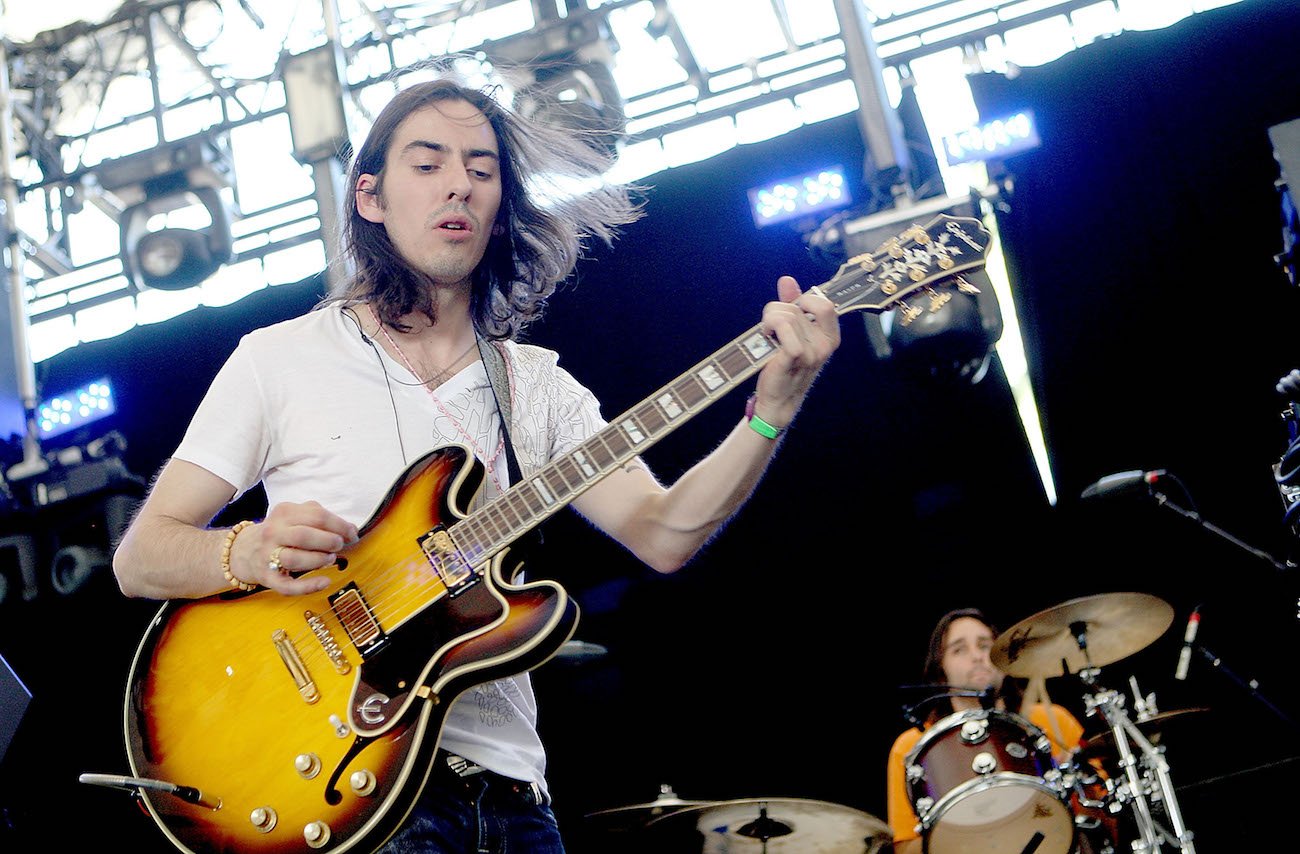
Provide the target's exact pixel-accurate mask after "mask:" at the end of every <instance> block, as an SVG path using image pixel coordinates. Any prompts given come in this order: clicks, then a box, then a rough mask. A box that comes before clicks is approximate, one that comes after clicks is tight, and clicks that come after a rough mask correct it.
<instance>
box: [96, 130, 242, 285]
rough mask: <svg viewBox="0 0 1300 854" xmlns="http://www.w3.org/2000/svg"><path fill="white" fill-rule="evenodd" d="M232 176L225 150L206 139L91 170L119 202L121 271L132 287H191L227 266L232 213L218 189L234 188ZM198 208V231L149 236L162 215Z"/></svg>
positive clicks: (169, 230)
mask: <svg viewBox="0 0 1300 854" xmlns="http://www.w3.org/2000/svg"><path fill="white" fill-rule="evenodd" d="M231 170H232V167H231V165H230V162H229V159H228V157H227V156H226V154H225V151H224V150H223V148H222V147H221V146H220V145H219V144H218V142H217V141H216V140H214V139H210V138H208V137H205V136H194V137H188V138H186V139H183V140H177V141H175V142H169V143H165V144H163V145H160V146H158V147H156V148H153V149H150V150H148V151H144V152H140V153H138V154H131V155H127V156H126V157H122V158H119V159H117V160H107V161H104V162H103V163H101V164H100V165H99V166H98V167H97V168H96V170H95V174H96V178H97V180H98V183H99V186H100V188H101V189H103V190H104V191H105V192H106V193H109V194H111V195H113V196H115V197H116V198H117V199H118V200H119V201H120V202H121V204H122V213H121V214H120V215H119V217H118V228H119V230H120V235H121V238H120V247H121V253H120V254H121V258H122V272H123V274H124V275H125V276H126V277H127V279H129V280H130V281H131V284H132V285H133V286H134V287H135V288H137V289H139V288H142V287H150V288H154V289H157V290H164V291H166V290H182V289H184V288H191V287H194V286H195V285H198V284H201V283H202V282H203V281H204V280H205V279H207V278H208V277H209V276H211V275H212V274H213V273H215V272H216V271H217V270H219V269H220V268H221V266H222V265H223V264H225V263H227V262H228V261H230V259H231V258H232V257H233V254H234V248H233V239H232V237H231V232H230V212H229V210H228V209H227V207H226V204H225V202H224V201H223V200H222V197H221V191H222V190H223V189H227V188H229V187H230V186H231V179H230V176H231ZM200 206H201V207H203V208H204V209H205V210H206V211H207V214H208V219H209V224H208V225H207V226H206V227H205V228H203V229H202V230H197V229H190V228H171V227H168V228H162V229H159V230H153V231H151V230H150V225H149V222H150V220H151V219H152V218H154V217H156V216H158V215H160V214H169V213H173V212H175V211H179V210H182V209H184V208H197V207H200Z"/></svg>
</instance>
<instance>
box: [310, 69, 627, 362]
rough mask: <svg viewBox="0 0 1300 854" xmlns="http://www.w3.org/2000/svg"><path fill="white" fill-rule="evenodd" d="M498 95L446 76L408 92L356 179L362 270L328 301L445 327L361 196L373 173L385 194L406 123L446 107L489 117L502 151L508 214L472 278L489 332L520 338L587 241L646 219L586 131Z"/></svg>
mask: <svg viewBox="0 0 1300 854" xmlns="http://www.w3.org/2000/svg"><path fill="white" fill-rule="evenodd" d="M499 94H500V91H499V89H498V88H495V87H494V88H489V89H476V88H472V87H470V86H468V85H465V84H464V83H462V82H460V81H458V80H456V79H454V78H453V77H452V76H451V75H450V74H448V73H443V75H442V76H441V77H440V78H439V79H436V80H432V81H427V82H423V83H418V84H415V85H412V86H410V87H408V88H406V89H404V90H402V91H401V92H399V93H398V94H397V95H396V96H395V97H394V98H393V99H392V100H391V101H390V102H389V103H388V105H387V106H385V107H384V109H383V110H382V111H381V112H380V113H379V115H378V116H377V117H376V119H375V122H374V125H373V126H372V127H371V129H370V133H369V134H368V135H367V137H366V140H365V142H364V143H363V144H362V145H361V148H360V149H359V150H358V151H357V155H356V157H355V158H354V159H353V162H352V168H351V170H350V172H349V175H348V185H347V192H346V196H345V199H346V201H345V204H346V206H347V215H346V216H345V217H344V220H343V227H342V232H343V233H342V246H343V253H344V258H345V259H347V260H349V261H350V262H351V263H352V265H353V268H354V272H353V273H352V275H351V276H350V278H349V279H348V281H347V282H346V283H345V284H344V285H343V286H341V288H340V289H339V290H338V291H337V292H336V293H333V294H330V295H329V297H327V298H326V300H324V302H332V301H335V300H340V299H341V300H348V301H351V300H366V301H368V302H370V303H371V305H373V306H374V308H375V311H376V313H378V315H379V317H380V319H381V320H383V321H384V322H385V323H388V324H390V325H392V326H397V327H399V328H401V325H400V318H402V317H403V316H405V315H407V314H410V313H411V312H419V313H422V314H424V315H425V316H427V317H428V318H429V320H430V322H437V317H436V312H435V309H434V303H433V299H432V293H433V288H432V282H431V281H430V280H429V277H428V276H426V275H425V274H424V273H422V272H421V271H419V270H417V269H415V268H414V267H413V266H411V265H410V264H409V263H408V262H407V261H406V259H404V258H402V256H401V255H400V253H398V252H397V250H396V248H395V247H394V246H393V244H392V242H391V241H390V240H389V238H388V232H387V231H386V230H385V229H384V226H383V224H382V223H374V222H370V221H369V220H367V219H365V218H364V217H362V216H361V214H360V212H359V211H358V210H357V206H356V202H355V199H356V191H357V185H358V181H359V180H360V178H361V176H362V175H364V174H370V175H374V176H376V186H375V192H376V193H382V191H383V181H384V178H385V168H386V166H387V162H386V160H387V156H388V149H389V146H390V145H391V144H392V140H393V136H394V134H395V133H396V132H397V129H398V127H399V126H400V125H401V123H402V121H403V120H405V119H406V118H407V117H408V116H410V115H411V114H413V113H415V112H416V111H418V110H422V109H426V108H429V107H435V106H436V105H437V104H439V103H442V102H445V101H465V102H467V103H469V104H472V105H473V106H474V107H476V108H477V109H478V110H479V111H480V112H482V113H483V115H485V116H486V117H487V119H488V121H489V122H491V124H492V129H493V131H494V132H495V133H496V138H497V143H498V145H499V146H500V149H501V150H500V155H501V167H500V168H501V189H502V198H501V210H500V212H499V213H498V215H497V221H496V223H493V224H492V225H493V226H500V228H494V235H493V237H492V238H491V240H490V241H489V243H488V247H487V252H486V254H485V255H484V257H483V260H482V262H481V263H480V264H479V265H478V267H477V268H475V270H474V272H473V274H472V276H471V283H472V290H471V294H470V314H471V316H472V319H473V322H474V327H475V329H476V330H477V331H478V333H479V334H480V335H482V336H484V337H486V338H493V339H501V338H516V337H518V335H519V333H520V332H521V331H522V330H523V329H524V327H525V326H527V325H528V324H529V323H531V322H532V321H534V320H536V319H538V318H539V317H540V316H541V314H542V310H543V309H544V307H545V303H546V299H547V298H548V297H549V296H550V295H551V294H552V293H554V292H555V288H556V287H557V286H558V285H559V284H560V282H562V281H564V280H565V279H566V278H568V277H569V275H570V274H571V273H572V272H573V269H574V267H575V266H576V264H577V262H578V259H579V258H580V257H582V254H583V252H584V250H585V248H586V247H585V244H586V241H587V239H589V238H591V237H597V238H599V239H601V240H602V241H604V242H605V243H607V244H608V243H612V242H613V240H614V237H615V235H616V234H617V231H618V229H619V227H620V226H622V225H626V224H627V223H630V222H632V221H634V220H636V219H637V218H638V217H639V216H640V214H641V210H640V207H639V206H638V205H637V204H636V203H634V202H633V201H632V198H631V193H630V190H632V189H635V188H629V187H627V186H619V185H615V184H610V183H608V182H607V181H605V180H604V179H603V178H602V175H603V173H604V172H605V171H607V170H608V168H609V166H610V165H611V164H610V160H609V156H608V154H605V153H602V152H601V151H599V150H598V149H597V147H595V146H593V145H591V144H589V142H588V141H587V140H585V139H584V138H583V136H582V134H579V133H575V132H572V131H561V130H560V129H558V128H555V127H551V126H547V125H542V124H539V123H536V122H530V121H528V120H526V119H524V118H523V117H522V116H520V115H518V114H517V113H515V112H513V111H511V110H510V109H508V108H507V107H505V106H503V105H502V104H501V103H500V102H499V101H498V96H499ZM574 187H582V188H583V189H584V190H585V191H584V192H577V191H575V189H574ZM496 231H500V232H501V233H499V234H497V233H495V232H496Z"/></svg>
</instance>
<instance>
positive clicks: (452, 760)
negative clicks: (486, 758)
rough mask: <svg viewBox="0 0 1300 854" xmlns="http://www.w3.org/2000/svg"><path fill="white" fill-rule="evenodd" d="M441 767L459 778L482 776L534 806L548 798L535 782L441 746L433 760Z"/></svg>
mask: <svg viewBox="0 0 1300 854" xmlns="http://www.w3.org/2000/svg"><path fill="white" fill-rule="evenodd" d="M434 762H435V763H437V764H438V765H439V766H441V767H445V768H446V769H447V770H449V771H451V773H452V774H453V775H455V776H457V777H460V778H461V779H466V778H470V777H482V778H483V779H485V780H489V781H491V782H494V783H497V784H498V785H500V786H502V787H504V788H506V789H508V790H509V791H512V792H514V793H515V794H517V795H519V796H520V797H522V798H523V799H524V800H526V801H528V802H529V803H530V804H533V805H534V806H546V805H547V804H548V803H549V800H548V799H547V797H546V793H545V792H543V791H542V787H541V786H539V785H537V784H536V783H533V782H530V781H526V780H516V779H514V778H513V777H507V776H505V775H504V774H498V773H497V772H495V771H492V770H490V769H488V768H484V767H483V766H482V765H479V764H478V763H476V762H471V761H470V760H468V759H466V758H465V757H463V756H457V755H456V754H454V753H449V752H447V751H446V750H443V749H441V748H439V749H438V755H437V758H436V759H435V760H434Z"/></svg>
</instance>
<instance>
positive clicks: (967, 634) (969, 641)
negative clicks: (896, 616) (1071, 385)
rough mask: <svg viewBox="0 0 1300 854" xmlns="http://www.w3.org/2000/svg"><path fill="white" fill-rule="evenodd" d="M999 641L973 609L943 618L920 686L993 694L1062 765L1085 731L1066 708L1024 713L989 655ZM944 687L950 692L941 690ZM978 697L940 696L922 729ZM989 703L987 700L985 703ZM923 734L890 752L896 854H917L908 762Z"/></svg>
mask: <svg viewBox="0 0 1300 854" xmlns="http://www.w3.org/2000/svg"><path fill="white" fill-rule="evenodd" d="M996 636H997V632H996V630H995V629H994V628H993V625H992V624H991V623H990V622H989V621H988V619H987V618H986V617H985V616H984V614H983V613H982V612H981V611H979V610H977V609H975V608H963V609H960V610H956V611H950V612H948V613H947V614H944V615H943V617H942V618H940V620H939V622H938V624H937V625H935V627H934V631H933V632H931V634H930V648H929V650H928V651H927V652H926V656H925V665H924V668H923V670H922V675H921V678H922V681H924V682H925V683H927V684H932V685H935V686H936V693H942V692H944V691H951V692H954V693H956V692H958V691H959V690H960V689H970V692H971V693H975V692H978V691H983V690H984V689H986V688H991V689H993V693H992V697H991V701H992V703H993V705H994V707H995V708H999V709H1003V710H1006V711H1011V712H1019V713H1020V714H1023V715H1024V716H1025V717H1027V718H1028V719H1029V721H1030V722H1031V723H1033V724H1034V725H1035V726H1037V727H1038V728H1039V729H1041V730H1042V731H1043V732H1044V733H1045V734H1046V735H1047V736H1048V738H1049V739H1050V740H1051V742H1052V753H1053V756H1054V757H1055V758H1056V760H1057V761H1058V762H1060V761H1063V760H1065V759H1066V758H1068V756H1069V754H1070V752H1071V751H1072V750H1073V749H1074V748H1075V747H1077V746H1078V744H1079V742H1080V740H1081V738H1082V736H1083V727H1082V726H1081V725H1080V724H1079V721H1078V720H1077V719H1076V718H1075V717H1074V716H1073V715H1072V714H1070V712H1068V711H1067V710H1066V709H1063V708H1062V707H1060V706H1058V705H1056V704H1052V705H1051V707H1050V708H1051V711H1050V714H1049V711H1048V708H1047V707H1045V706H1043V705H1041V704H1034V705H1032V706H1030V707H1029V708H1028V709H1027V710H1023V709H1021V708H1020V706H1021V701H1022V695H1021V692H1020V689H1019V688H1017V687H1016V685H1015V684H1014V683H1013V682H1012V680H1010V679H1007V678H1006V677H1005V676H1004V674H1003V673H1002V672H1001V671H999V670H998V669H997V668H996V667H994V666H993V663H992V661H991V660H990V658H989V653H990V651H991V650H992V649H993V640H994V638H995V637H996ZM939 686H946V687H939ZM981 699H982V698H980V697H974V696H942V697H940V698H939V699H938V700H936V701H935V702H934V703H933V704H931V705H930V706H929V707H928V708H929V712H928V714H927V715H926V717H925V718H924V719H923V721H922V723H923V725H924V728H925V729H929V728H930V727H931V726H932V725H934V724H935V723H937V722H938V721H940V720H942V719H943V718H945V717H947V716H948V715H950V714H955V713H957V712H961V711H965V710H967V709H979V708H981V707H982V702H981ZM984 702H989V700H984ZM921 735H922V730H921V729H918V728H917V727H912V728H911V729H908V730H906V731H905V732H903V733H901V734H900V735H899V736H898V738H896V739H895V740H894V746H893V747H892V748H891V749H890V751H889V768H888V774H887V790H886V791H887V800H888V804H887V806H888V812H887V816H886V817H887V819H888V821H889V826H890V828H891V830H892V831H893V833H894V852H895V854H919V852H920V851H921V839H920V835H919V834H918V833H917V830H916V825H917V821H918V820H917V816H916V812H915V811H914V810H913V808H912V803H911V800H910V799H909V797H908V792H907V783H906V780H907V777H906V771H905V769H904V767H903V766H904V760H905V759H906V757H907V755H908V753H910V752H911V751H912V748H913V747H915V746H916V743H917V742H918V741H919V740H920V738H921Z"/></svg>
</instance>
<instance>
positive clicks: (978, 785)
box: [904, 709, 1074, 854]
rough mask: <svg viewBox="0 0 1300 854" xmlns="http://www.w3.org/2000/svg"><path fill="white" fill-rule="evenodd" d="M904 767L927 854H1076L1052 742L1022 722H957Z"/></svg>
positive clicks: (970, 716)
mask: <svg viewBox="0 0 1300 854" xmlns="http://www.w3.org/2000/svg"><path fill="white" fill-rule="evenodd" d="M904 767H905V768H906V773H907V786H908V792H909V796H910V798H911V801H912V805H913V807H914V808H915V810H916V815H917V817H918V818H919V819H920V832H921V838H922V839H923V840H924V850H925V851H926V852H927V854H1022V852H1023V854H1030V853H1031V852H1032V854H1069V853H1070V850H1071V849H1072V847H1073V846H1074V817H1073V814H1072V811H1071V809H1070V805H1069V800H1068V797H1067V793H1066V792H1065V791H1063V788H1062V786H1061V784H1060V777H1061V775H1060V772H1059V771H1057V769H1056V768H1055V765H1054V763H1053V761H1052V753H1051V742H1050V741H1049V740H1048V738H1047V736H1046V734H1044V733H1043V731H1042V730H1040V729H1039V728H1038V727H1036V726H1034V725H1033V724H1031V723H1030V722H1029V721H1027V720H1025V719H1024V718H1022V717H1020V716H1019V715H1014V714H1011V713H1009V712H1003V711H999V710H997V709H979V710H974V711H965V712H958V713H956V714H953V715H949V716H948V717H946V718H943V719H942V720H940V721H939V722H938V723H936V724H935V725H934V726H932V727H930V729H929V731H927V732H926V733H925V735H923V736H922V737H921V739H920V740H919V741H918V742H917V743H916V746H915V747H913V748H912V751H911V752H910V753H909V754H908V755H907V758H906V760H905V762H904Z"/></svg>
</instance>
